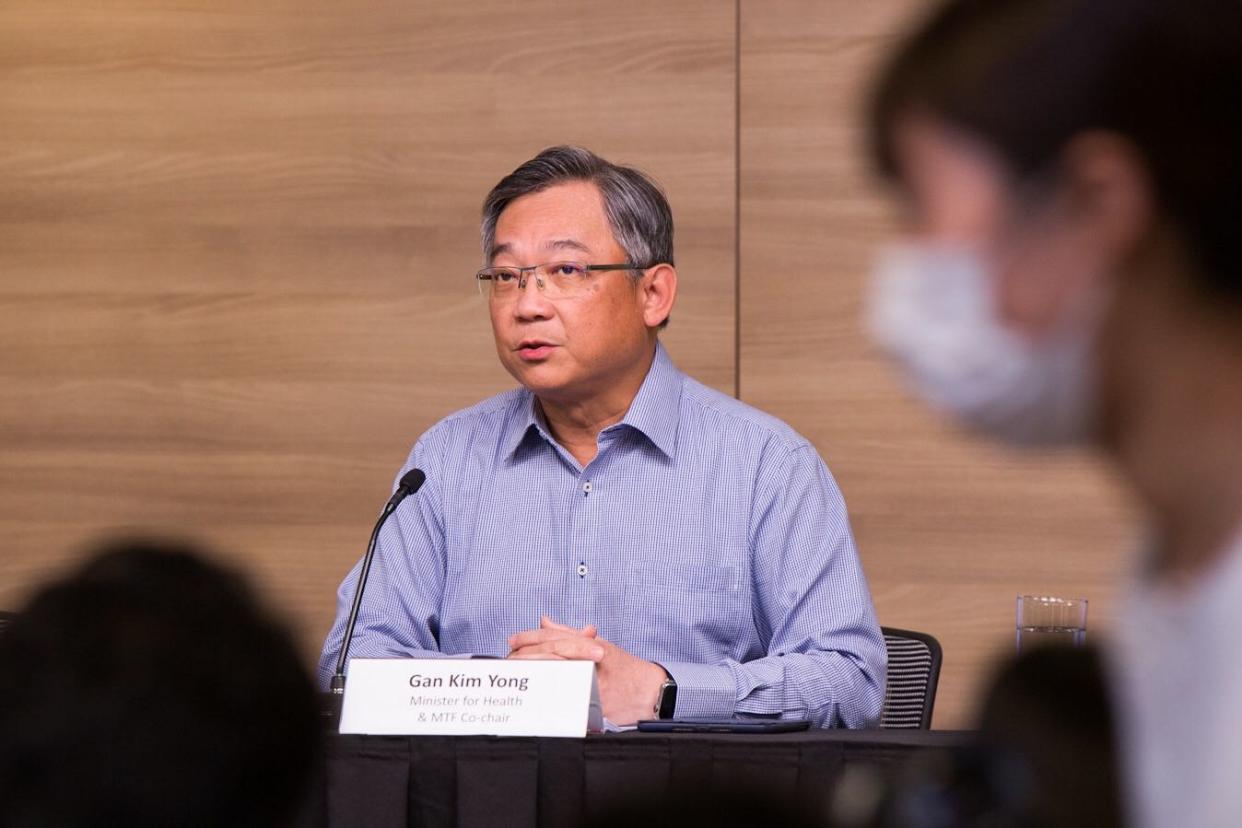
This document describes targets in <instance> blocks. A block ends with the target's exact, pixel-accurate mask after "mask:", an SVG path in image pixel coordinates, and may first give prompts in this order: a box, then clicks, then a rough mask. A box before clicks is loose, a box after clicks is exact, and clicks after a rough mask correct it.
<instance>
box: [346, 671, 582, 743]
mask: <svg viewBox="0 0 1242 828" xmlns="http://www.w3.org/2000/svg"><path fill="white" fill-rule="evenodd" d="M588 730H591V731H600V730H603V716H602V715H601V711H600V705H599V689H598V686H597V685H596V683H595V664H594V662H591V661H528V660H519V661H506V660H503V659H471V660H462V659H417V658H354V659H350V662H349V680H348V682H347V683H346V685H345V699H344V702H343V704H342V707H341V733H369V734H375V735H390V736H423V735H440V736H479V735H489V736H579V737H581V736H585V735H586V733H587V731H588Z"/></svg>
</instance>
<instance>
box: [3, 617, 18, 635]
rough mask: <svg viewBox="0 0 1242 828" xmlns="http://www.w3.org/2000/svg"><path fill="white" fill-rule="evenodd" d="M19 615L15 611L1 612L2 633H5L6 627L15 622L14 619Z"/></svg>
mask: <svg viewBox="0 0 1242 828" xmlns="http://www.w3.org/2000/svg"><path fill="white" fill-rule="evenodd" d="M16 617H17V613H15V612H0V635H3V634H4V628H5V627H7V626H8V625H9V624H11V623H13V619H14V618H16Z"/></svg>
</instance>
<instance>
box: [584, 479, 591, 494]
mask: <svg viewBox="0 0 1242 828" xmlns="http://www.w3.org/2000/svg"><path fill="white" fill-rule="evenodd" d="M582 491H584V492H586V493H587V494H590V493H591V481H590V480H588V481H587V482H585V483H583V484H582Z"/></svg>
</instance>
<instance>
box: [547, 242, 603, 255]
mask: <svg viewBox="0 0 1242 828" xmlns="http://www.w3.org/2000/svg"><path fill="white" fill-rule="evenodd" d="M543 246H544V247H546V248H549V249H551V250H577V251H578V252H579V253H590V252H591V248H589V247H587V246H586V245H585V244H583V243H582V242H580V241H576V240H574V239H554V240H553V241H550V242H546V243H545V244H544V245H543Z"/></svg>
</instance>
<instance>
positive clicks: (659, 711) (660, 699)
mask: <svg viewBox="0 0 1242 828" xmlns="http://www.w3.org/2000/svg"><path fill="white" fill-rule="evenodd" d="M661 669H663V668H661ZM664 675H665V676H666V678H665V679H664V683H663V684H661V685H660V694H659V695H658V696H656V703H655V709H654V710H653V711H651V712H652V713H654V714H655V717H656V718H657V719H671V718H673V711H674V710H676V709H677V682H676V681H674V680H673V677H672V676H670V675H669V673H668V670H664Z"/></svg>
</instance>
